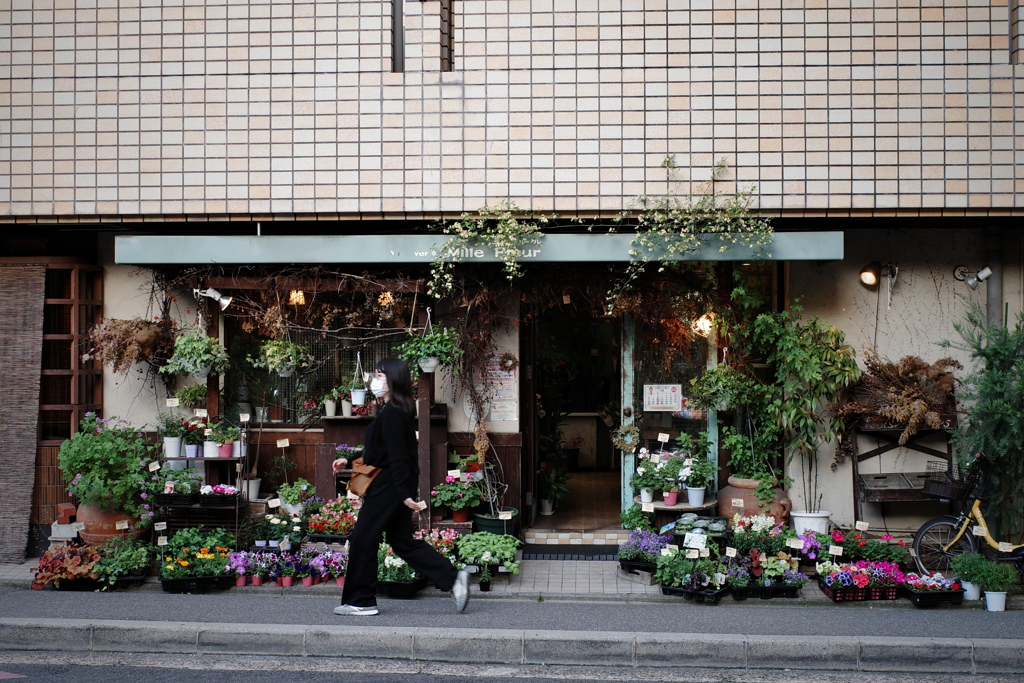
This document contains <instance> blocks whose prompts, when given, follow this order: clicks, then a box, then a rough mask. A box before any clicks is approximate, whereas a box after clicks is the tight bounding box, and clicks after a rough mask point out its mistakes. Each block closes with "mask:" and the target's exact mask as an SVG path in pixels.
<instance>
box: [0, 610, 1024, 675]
mask: <svg viewBox="0 0 1024 683" xmlns="http://www.w3.org/2000/svg"><path fill="white" fill-rule="evenodd" d="M467 643H473V644H474V646H473V647H466V644H467ZM4 650H7V651H35V652H40V651H51V652H69V651H73V652H104V653H137V652H162V653H178V654H241V655H247V654H251V655H275V656H285V657H339V656H341V657H343V656H345V655H344V654H343V653H346V652H348V653H358V657H359V658H377V659H394V660H410V661H412V660H422V661H436V662H449V663H467V664H485V663H496V664H524V665H532V664H562V665H586V666H596V667H600V666H607V667H684V668H691V667H706V666H707V665H708V662H709V660H711V661H714V662H715V664H716V666H718V667H721V668H734V669H748V670H774V669H821V668H822V667H826V668H829V669H832V670H837V669H841V670H847V671H872V672H916V673H1011V672H1012V673H1017V672H1019V671H1020V670H1021V665H1022V663H1024V639H1005V640H998V639H991V638H988V639H986V638H978V639H970V638H910V637H908V638H903V639H900V640H898V641H894V640H893V639H890V638H878V637H867V636H861V637H850V638H838V637H820V636H763V635H759V636H747V635H742V634H702V633H633V632H624V631H553V630H520V629H466V628H444V629H441V628H418V627H374V626H302V625H282V624H226V623H194V622H154V621H113V620H102V619H95V620H91V619H0V651H4Z"/></svg>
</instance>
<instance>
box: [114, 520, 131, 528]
mask: <svg viewBox="0 0 1024 683" xmlns="http://www.w3.org/2000/svg"><path fill="white" fill-rule="evenodd" d="M114 528H115V529H117V530H119V531H120V530H123V529H127V528H128V520H127V519H119V520H117V523H116V524H114Z"/></svg>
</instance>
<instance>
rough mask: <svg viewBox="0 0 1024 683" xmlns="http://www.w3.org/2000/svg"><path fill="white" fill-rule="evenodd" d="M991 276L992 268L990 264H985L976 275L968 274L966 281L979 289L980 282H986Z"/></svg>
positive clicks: (972, 287) (970, 285)
mask: <svg viewBox="0 0 1024 683" xmlns="http://www.w3.org/2000/svg"><path fill="white" fill-rule="evenodd" d="M990 277H992V269H991V268H989V267H988V266H983V267H982V269H981V270H979V271H978V272H977V273H975V274H974V275H968V276H967V277H966V278H964V282H966V283H967V286H968V287H970V288H971V289H977V288H978V283H979V282H984V281H985V280H987V279H989V278H990Z"/></svg>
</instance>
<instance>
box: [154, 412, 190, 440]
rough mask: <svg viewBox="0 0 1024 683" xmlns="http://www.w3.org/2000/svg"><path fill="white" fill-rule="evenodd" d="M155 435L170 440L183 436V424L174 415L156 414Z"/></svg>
mask: <svg viewBox="0 0 1024 683" xmlns="http://www.w3.org/2000/svg"><path fill="white" fill-rule="evenodd" d="M156 433H157V434H159V435H160V436H166V437H171V438H174V437H180V436H185V424H184V423H183V422H182V421H181V418H180V417H178V416H177V415H175V414H174V413H157V414H156Z"/></svg>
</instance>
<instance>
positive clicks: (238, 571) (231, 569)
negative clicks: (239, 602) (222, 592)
mask: <svg viewBox="0 0 1024 683" xmlns="http://www.w3.org/2000/svg"><path fill="white" fill-rule="evenodd" d="M225 571H226V572H227V573H228V574H230V575H232V576H234V577H235V585H236V586H238V587H239V588H241V587H242V586H244V585H245V583H246V579H247V578H248V576H249V575H250V574H251V573H252V557H251V555H250V554H249V553H248V552H246V551H244V550H242V551H239V552H235V553H229V554H228V564H227V567H225Z"/></svg>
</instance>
